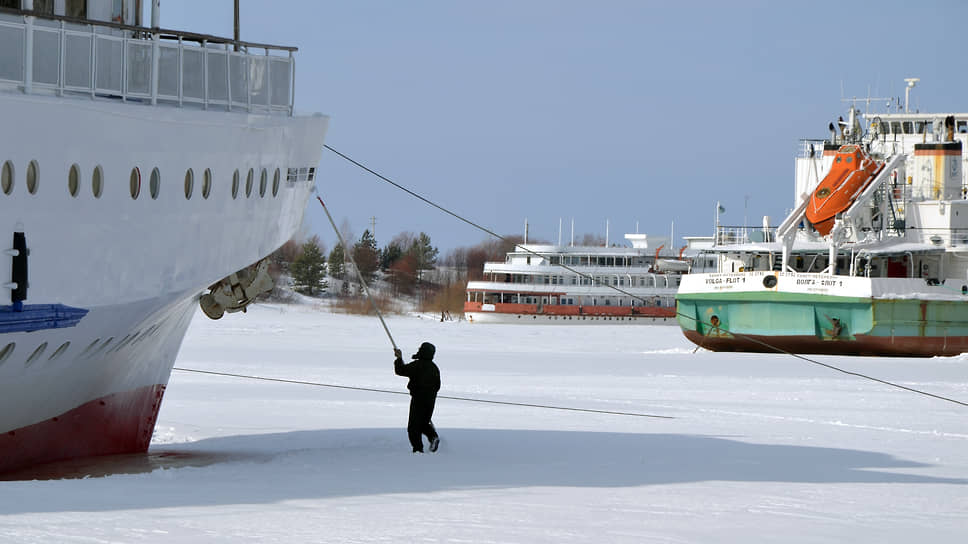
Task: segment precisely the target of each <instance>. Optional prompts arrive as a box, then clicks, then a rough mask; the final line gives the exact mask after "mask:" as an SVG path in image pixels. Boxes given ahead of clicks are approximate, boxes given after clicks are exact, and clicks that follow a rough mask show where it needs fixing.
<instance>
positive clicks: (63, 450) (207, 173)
mask: <svg viewBox="0 0 968 544" xmlns="http://www.w3.org/2000/svg"><path fill="white" fill-rule="evenodd" d="M159 4H160V2H159V0H151V7H150V13H151V23H150V25H144V24H142V21H141V12H142V5H141V1H140V0H46V1H45V0H32V1H31V0H23V1H22V2H21V1H16V0H15V1H11V0H0V119H3V124H2V127H0V138H2V142H3V145H2V146H0V168H2V180H0V181H2V183H0V226H2V230H3V231H4V232H5V233H6V234H3V236H5V237H6V240H7V242H6V244H7V245H4V246H3V250H4V251H3V253H2V258H0V286H2V287H3V289H2V290H0V295H2V297H3V298H4V299H6V300H4V301H3V302H0V304H2V306H0V471H10V470H14V469H17V468H19V467H24V466H27V465H32V464H37V463H42V462H46V461H52V460H58V459H65V458H72V457H80V456H87V455H100V454H111V453H122V452H141V451H146V449H147V448H148V444H149V442H150V439H151V436H152V431H153V428H154V423H155V418H156V417H157V414H158V410H159V407H160V405H161V400H162V396H163V393H164V391H165V387H166V384H167V382H168V379H169V375H170V372H171V369H172V365H173V362H174V359H175V355H176V354H177V352H178V349H179V346H180V345H181V341H182V338H183V336H184V334H185V331H186V329H187V327H188V325H189V322H190V321H191V319H192V315H193V313H194V311H195V304H196V303H197V302H198V301H199V296H200V295H201V294H202V292H203V290H204V289H205V288H206V287H208V286H212V287H213V289H212V293H210V294H207V295H206V296H205V297H204V302H205V304H204V309H205V311H206V313H207V314H209V315H210V316H211V317H220V316H221V314H222V312H223V311H235V310H239V309H243V308H244V307H245V305H246V304H247V303H248V302H249V300H251V298H252V296H254V295H255V294H256V293H257V292H258V291H259V290H260V289H261V288H264V287H265V286H266V276H265V267H264V265H261V266H258V265H256V266H253V264H254V263H258V262H260V260H261V259H263V258H264V257H265V256H267V255H268V254H270V253H271V252H272V251H274V250H275V249H276V248H278V247H279V246H280V245H282V244H283V243H284V242H285V241H286V240H288V239H289V238H290V237H291V236H292V235H293V234H294V232H295V231H296V229H297V228H298V226H299V225H300V223H301V221H302V216H303V212H304V210H305V208H306V203H307V200H308V198H309V196H310V194H311V192H312V189H313V182H314V179H313V178H314V177H315V168H316V167H317V165H318V162H319V159H320V155H321V152H322V146H323V138H324V135H325V132H326V127H327V122H328V119H327V118H326V117H324V116H322V115H319V114H316V115H312V116H304V117H299V116H294V115H293V102H294V98H295V95H294V89H293V82H294V73H295V65H294V56H293V53H294V51H295V48H293V47H282V46H273V45H266V44H257V43H249V42H243V41H239V39H238V36H237V35H236V37H235V38H234V39H228V38H218V37H215V36H208V35H199V34H193V33H188V32H179V31H175V30H167V29H163V28H160V27H159V19H158V18H159V15H160V6H159ZM145 7H147V6H145ZM146 11H148V10H146ZM230 15H231V14H227V17H228V16H230ZM237 272H238V273H237ZM223 278H224V279H223Z"/></svg>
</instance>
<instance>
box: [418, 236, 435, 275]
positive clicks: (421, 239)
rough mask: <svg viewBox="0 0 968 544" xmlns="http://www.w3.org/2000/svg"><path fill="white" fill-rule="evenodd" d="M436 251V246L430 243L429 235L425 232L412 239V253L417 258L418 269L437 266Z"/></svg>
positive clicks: (429, 268)
mask: <svg viewBox="0 0 968 544" xmlns="http://www.w3.org/2000/svg"><path fill="white" fill-rule="evenodd" d="M437 253H438V251H437V248H435V247H434V246H433V245H431V243H430V236H428V235H427V233H426V232H421V233H420V236H418V237H417V239H416V240H414V245H413V248H412V255H413V256H414V258H416V259H417V268H418V269H420V270H431V269H433V267H435V266H437Z"/></svg>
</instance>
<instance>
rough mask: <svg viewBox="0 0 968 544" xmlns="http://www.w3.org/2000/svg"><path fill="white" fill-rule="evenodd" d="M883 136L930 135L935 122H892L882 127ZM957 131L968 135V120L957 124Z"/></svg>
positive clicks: (883, 124)
mask: <svg viewBox="0 0 968 544" xmlns="http://www.w3.org/2000/svg"><path fill="white" fill-rule="evenodd" d="M880 128H881V130H882V131H883V134H892V133H893V134H930V133H932V132H934V121H891V122H889V123H882V124H881V125H880ZM955 130H956V131H957V132H960V133H962V134H964V133H968V120H965V119H962V120H959V121H956V122H955Z"/></svg>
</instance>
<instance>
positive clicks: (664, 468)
mask: <svg viewBox="0 0 968 544" xmlns="http://www.w3.org/2000/svg"><path fill="white" fill-rule="evenodd" d="M441 436H442V441H441V446H440V452H439V453H436V454H423V455H421V454H412V453H410V452H409V447H408V445H407V438H406V434H405V433H404V432H403V431H401V430H400V429H382V428H379V429H341V430H319V431H293V432H285V433H273V434H259V435H239V436H227V437H220V438H210V439H205V440H199V441H197V442H193V443H189V444H180V445H171V446H162V447H159V448H153V449H152V450H150V451H149V453H148V454H147V455H132V456H117V457H114V458H108V459H103V458H102V459H100V460H97V459H95V460H89V461H87V464H85V463H84V462H77V461H74V462H69V463H64V464H60V465H57V464H55V465H51V466H49V467H46V472H44V471H42V470H40V469H35V471H34V473H33V475H31V474H26V473H25V474H20V475H19V479H35V478H45V477H46V478H52V477H53V478H64V477H68V478H71V477H73V478H78V477H90V476H95V477H97V476H104V478H96V479H88V480H85V481H84V483H83V485H85V486H87V487H89V488H90V489H89V490H88V491H89V492H90V493H97V494H98V496H99V499H98V500H97V501H83V500H72V499H71V497H80V496H88V492H85V493H84V494H65V496H64V497H62V498H55V499H53V500H52V498H51V496H52V494H51V489H49V486H50V485H51V484H53V483H51V484H48V485H47V486H46V487H45V486H40V487H38V486H25V487H22V488H20V489H18V490H17V493H18V495H19V496H20V500H18V502H17V504H16V505H14V506H12V507H11V508H12V509H13V510H14V511H16V512H50V511H61V510H108V509H114V508H157V507H165V506H186V505H194V504H219V503H222V502H231V503H263V502H274V501H279V500H288V499H300V498H320V497H338V496H359V495H368V494H383V493H425V492H433V491H438V490H448V489H472V488H482V487H483V488H501V487H527V486H546V487H547V486H568V487H581V486H591V487H609V486H614V487H626V486H645V485H654V484H671V483H688V482H700V481H711V480H718V481H735V482H795V483H896V484H904V483H911V484H926V483H934V484H958V485H964V484H968V480H966V479H962V478H939V477H932V476H921V475H917V474H903V473H898V472H897V470H899V469H912V468H922V467H927V466H929V465H926V464H923V463H918V462H913V461H907V460H904V459H898V458H896V457H892V456H890V455H887V454H883V453H879V452H872V451H860V450H850V449H841V448H822V447H815V446H784V445H775V444H754V443H748V442H742V441H739V440H735V439H730V438H721V437H715V436H696V435H684V434H647V433H642V434H632V433H614V432H588V431H534V430H502V429H447V430H446V431H445V432H442V434H441ZM58 466H60V467H62V469H61V470H60V472H58V471H57V470H56V469H57V467H58ZM878 469H883V470H878ZM132 472H139V473H148V474H147V475H144V476H142V477H139V478H124V477H123V476H121V474H126V473H132ZM8 476H9V475H8ZM7 479H10V478H9V477H8V478H7ZM64 484H65V485H67V484H69V482H64ZM201 484H204V485H201ZM3 485H16V484H0V486H3ZM54 485H56V484H54ZM101 488H103V489H101ZM226 488H231V492H229V491H226ZM54 495H56V493H55V494H54ZM7 513H13V512H7Z"/></svg>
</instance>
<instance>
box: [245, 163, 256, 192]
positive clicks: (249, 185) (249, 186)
mask: <svg viewBox="0 0 968 544" xmlns="http://www.w3.org/2000/svg"><path fill="white" fill-rule="evenodd" d="M253 178H255V172H254V171H253V170H252V169H251V168H249V173H248V175H246V176H245V198H249V197H250V196H252V181H253Z"/></svg>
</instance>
